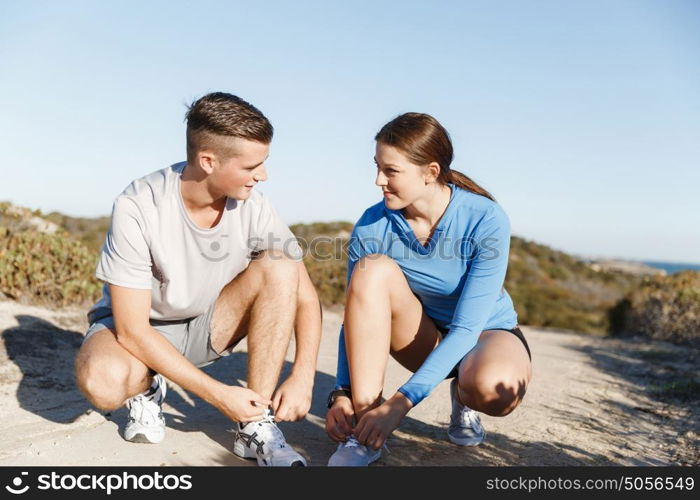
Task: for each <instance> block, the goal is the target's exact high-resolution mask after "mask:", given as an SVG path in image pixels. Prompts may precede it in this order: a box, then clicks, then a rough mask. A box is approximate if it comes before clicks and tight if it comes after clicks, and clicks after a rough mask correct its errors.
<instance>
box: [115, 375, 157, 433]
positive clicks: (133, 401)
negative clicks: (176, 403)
mask: <svg viewBox="0 0 700 500" xmlns="http://www.w3.org/2000/svg"><path fill="white" fill-rule="evenodd" d="M166 391H167V386H166V385H165V379H164V378H163V376H162V375H161V374H159V373H156V374H155V375H154V376H153V382H152V383H151V387H149V389H148V390H147V391H146V392H144V393H142V394H137V395H136V396H134V397H132V398H129V399H128V400H127V401H126V407H127V408H129V420H128V421H127V423H126V428H125V429H124V439H126V440H127V441H131V442H133V443H160V442H161V441H162V440H163V438H164V437H165V418H163V411H162V408H161V405H162V404H163V400H164V399H165V393H166Z"/></svg>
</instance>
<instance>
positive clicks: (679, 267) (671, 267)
mask: <svg viewBox="0 0 700 500" xmlns="http://www.w3.org/2000/svg"><path fill="white" fill-rule="evenodd" d="M643 263H644V264H646V265H647V266H651V267H656V268H657V269H663V270H664V271H666V272H667V273H668V274H674V273H677V272H680V271H686V270H692V271H700V264H683V263H680V262H661V261H654V260H645V261H643Z"/></svg>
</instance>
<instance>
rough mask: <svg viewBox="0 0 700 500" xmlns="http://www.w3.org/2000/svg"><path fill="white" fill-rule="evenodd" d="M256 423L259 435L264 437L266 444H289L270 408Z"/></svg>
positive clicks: (277, 446)
mask: <svg viewBox="0 0 700 500" xmlns="http://www.w3.org/2000/svg"><path fill="white" fill-rule="evenodd" d="M255 425H256V427H257V429H258V435H259V436H260V437H262V438H263V440H264V441H265V444H267V445H268V446H269V447H270V448H285V447H286V446H287V441H285V439H284V434H282V431H281V430H280V428H279V427H277V423H276V422H275V417H274V416H273V415H272V413H271V412H270V411H269V410H267V411H266V412H265V414H264V415H263V418H262V420H259V421H257V422H255Z"/></svg>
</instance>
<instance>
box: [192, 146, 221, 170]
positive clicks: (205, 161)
mask: <svg viewBox="0 0 700 500" xmlns="http://www.w3.org/2000/svg"><path fill="white" fill-rule="evenodd" d="M218 161H219V160H218V158H217V157H216V155H215V154H214V153H211V152H209V151H200V152H199V153H197V163H198V164H199V168H201V169H202V171H203V172H204V173H206V174H207V175H211V173H212V172H213V171H214V167H216V164H217V162H218Z"/></svg>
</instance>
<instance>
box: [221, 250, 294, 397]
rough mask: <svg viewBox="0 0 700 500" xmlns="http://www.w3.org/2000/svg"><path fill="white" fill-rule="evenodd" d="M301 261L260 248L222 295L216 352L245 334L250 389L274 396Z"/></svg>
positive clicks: (292, 315)
mask: <svg viewBox="0 0 700 500" xmlns="http://www.w3.org/2000/svg"><path fill="white" fill-rule="evenodd" d="M298 286H299V274H298V266H297V262H295V261H294V260H292V259H289V258H287V257H285V256H284V255H283V254H282V253H281V252H270V251H267V252H262V253H261V254H260V255H259V256H258V257H257V258H256V259H254V260H253V261H251V263H250V265H249V266H248V268H247V269H246V270H245V271H244V272H242V273H241V274H239V275H238V276H237V277H236V278H235V279H234V280H232V281H231V282H230V283H229V284H228V285H226V286H225V287H224V289H223V290H222V291H221V293H220V294H219V298H218V299H217V301H216V306H215V308H214V318H213V320H212V340H211V343H212V347H213V348H214V350H216V351H217V352H221V351H223V350H224V349H225V348H226V347H228V346H229V345H231V344H233V343H234V342H237V341H239V340H240V339H242V338H243V337H247V342H248V388H249V389H252V390H254V391H255V392H257V393H258V394H260V395H261V396H263V397H266V398H270V397H271V396H272V394H273V392H274V391H275V388H276V387H277V382H278V379H279V375H280V372H281V370H282V365H283V363H284V357H285V355H286V353H287V348H288V347H289V341H290V339H291V334H292V329H293V326H294V317H295V313H296V309H297V289H298Z"/></svg>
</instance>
